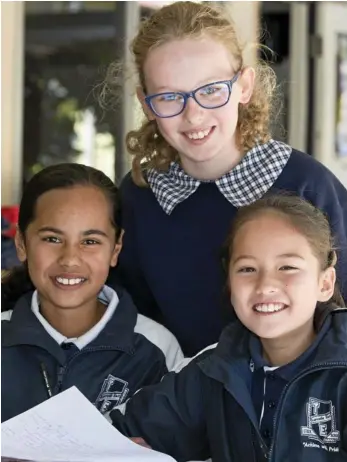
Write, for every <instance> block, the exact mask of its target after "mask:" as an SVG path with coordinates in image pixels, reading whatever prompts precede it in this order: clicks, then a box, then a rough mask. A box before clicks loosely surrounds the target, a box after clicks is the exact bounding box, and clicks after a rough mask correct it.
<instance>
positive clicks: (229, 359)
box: [199, 308, 347, 385]
mask: <svg viewBox="0 0 347 462" xmlns="http://www.w3.org/2000/svg"><path fill="white" fill-rule="evenodd" d="M328 322H329V323H331V326H330V329H329V330H328V331H327V333H326V335H325V336H324V338H323V339H322V341H321V342H320V343H319V344H318V345H317V348H316V350H315V352H314V354H313V359H312V362H311V364H310V367H311V366H315V365H319V364H323V363H329V362H341V363H342V364H347V309H346V308H343V309H342V308H339V309H335V310H333V311H331V312H330V313H329V314H328V315H327V318H326V319H325V322H324V323H328ZM323 326H324V324H323ZM251 335H252V334H251V332H250V331H249V330H248V329H246V328H245V327H244V326H243V325H242V324H241V323H240V321H238V320H237V321H235V322H233V323H232V324H230V325H229V326H227V327H226V328H225V329H224V331H223V332H222V334H221V337H220V340H219V343H218V345H217V347H216V349H215V350H214V352H213V354H211V355H210V356H209V357H208V358H206V360H202V361H201V362H200V363H199V366H200V367H201V369H202V370H203V371H204V372H205V373H206V374H207V375H209V376H211V377H213V378H215V379H217V380H220V381H222V382H223V383H224V384H225V385H227V384H228V383H229V382H231V381H233V380H235V371H237V372H238V373H243V375H244V376H246V375H247V373H246V371H247V370H250V352H249V343H250V337H251ZM216 365H218V366H216Z"/></svg>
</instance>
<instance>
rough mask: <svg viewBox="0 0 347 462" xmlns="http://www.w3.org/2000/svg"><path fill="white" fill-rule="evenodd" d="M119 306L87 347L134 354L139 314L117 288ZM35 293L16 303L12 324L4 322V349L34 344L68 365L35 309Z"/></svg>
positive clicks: (120, 289)
mask: <svg viewBox="0 0 347 462" xmlns="http://www.w3.org/2000/svg"><path fill="white" fill-rule="evenodd" d="M116 291H117V295H118V298H119V304H118V306H117V309H116V310H115V312H114V314H113V316H112V317H111V319H110V320H109V322H108V323H107V324H106V325H105V327H104V329H103V330H102V331H101V332H100V333H99V335H98V336H97V337H96V338H95V339H94V340H93V341H91V342H90V343H89V344H88V345H87V347H86V348H88V349H90V348H95V349H103V348H107V349H114V350H121V351H124V352H125V353H128V354H130V355H132V354H133V353H134V328H135V325H136V320H137V311H136V308H135V306H134V304H133V302H132V300H131V298H130V296H129V295H128V294H127V293H126V291H125V290H124V289H122V288H117V290H116ZM32 295H33V292H31V293H27V294H25V295H24V296H23V297H21V298H20V299H19V300H18V302H17V303H16V305H15V307H14V310H13V313H12V317H11V320H10V321H4V322H3V323H2V346H3V347H12V346H19V345H33V346H37V347H40V348H42V349H44V350H46V351H48V352H50V353H51V354H52V355H53V356H54V357H56V359H57V360H58V361H59V362H60V363H61V364H64V363H65V354H64V351H63V350H62V349H61V348H60V345H59V344H58V343H57V342H56V341H55V340H54V339H53V338H52V337H51V336H50V335H49V334H48V332H47V331H46V330H45V329H44V327H43V326H42V324H41V323H40V322H39V320H38V319H37V317H36V316H35V314H34V313H33V312H32V310H31V300H32Z"/></svg>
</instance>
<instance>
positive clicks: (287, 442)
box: [107, 310, 347, 462]
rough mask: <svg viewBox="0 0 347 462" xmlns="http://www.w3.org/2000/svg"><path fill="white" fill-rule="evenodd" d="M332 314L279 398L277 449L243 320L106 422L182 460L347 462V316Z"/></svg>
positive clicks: (344, 312) (111, 415)
mask: <svg viewBox="0 0 347 462" xmlns="http://www.w3.org/2000/svg"><path fill="white" fill-rule="evenodd" d="M329 316H331V318H330V319H331V325H330V328H329V330H328V331H327V333H326V335H325V336H324V337H323V339H322V341H321V342H320V343H319V344H318V346H317V348H316V350H314V355H313V360H312V362H311V364H310V365H309V366H307V367H305V369H304V370H301V371H300V372H299V373H298V374H297V375H296V376H295V377H294V379H293V380H291V381H290V382H289V383H288V385H287V386H286V388H285V389H284V391H283V393H282V395H281V398H280V401H279V404H278V407H277V411H276V416H275V420H274V431H273V434H274V437H273V442H272V445H271V448H268V447H266V445H265V443H264V441H263V439H262V437H261V435H260V432H259V425H258V422H257V418H256V414H255V410H254V407H253V403H252V399H251V392H250V383H251V374H252V371H251V370H250V357H249V353H248V345H249V336H250V333H249V331H248V330H246V329H245V328H244V327H243V326H242V325H240V323H239V322H238V321H237V322H235V323H232V324H231V325H230V326H229V327H227V328H226V329H225V330H224V331H223V333H222V336H221V339H220V342H219V343H218V345H217V347H215V348H213V349H211V350H208V351H205V352H203V353H202V354H201V355H199V356H198V357H197V358H195V360H194V361H191V362H190V363H189V364H188V365H187V366H186V367H184V368H183V369H182V370H181V371H180V372H179V373H175V372H171V373H169V374H167V375H166V377H164V379H163V380H162V382H161V383H160V384H158V385H154V386H150V387H146V388H144V389H142V390H140V391H139V392H138V393H137V394H136V395H135V396H134V397H133V398H132V399H130V400H129V401H128V403H127V404H126V405H125V404H123V405H122V406H120V410H113V411H111V412H110V413H109V415H108V416H107V418H108V419H109V420H110V421H111V422H112V423H113V425H114V426H116V427H117V428H118V429H119V430H120V431H121V432H123V433H124V434H125V435H127V436H139V437H143V438H144V439H145V440H146V442H147V443H149V444H150V445H151V446H152V447H153V449H156V450H158V451H161V452H165V453H168V454H170V455H171V456H172V457H174V458H175V459H176V460H177V461H179V462H181V461H189V460H204V459H207V458H208V457H212V460H213V462H260V461H262V462H263V461H269V462H346V461H347V310H336V311H334V312H332V313H331V314H330V315H329ZM327 321H328V320H327ZM327 321H326V322H327ZM122 413H124V415H123V414H122Z"/></svg>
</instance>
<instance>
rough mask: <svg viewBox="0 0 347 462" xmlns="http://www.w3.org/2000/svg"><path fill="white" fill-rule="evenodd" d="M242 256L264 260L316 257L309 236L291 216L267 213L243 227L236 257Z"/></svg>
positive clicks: (235, 240)
mask: <svg viewBox="0 0 347 462" xmlns="http://www.w3.org/2000/svg"><path fill="white" fill-rule="evenodd" d="M241 253H246V254H252V255H261V256H262V257H263V256H274V255H280V254H285V253H300V254H303V255H308V254H310V255H313V252H312V249H311V246H310V244H309V242H308V240H307V238H306V237H305V235H303V234H302V233H301V232H300V231H299V230H298V229H297V228H296V227H295V226H294V225H293V223H292V222H291V221H290V219H289V218H288V217H286V216H284V215H280V214H278V213H274V212H264V213H263V214H261V215H259V216H258V217H256V218H254V219H253V220H250V221H247V222H246V223H245V224H244V225H242V226H241V228H240V229H239V230H238V231H237V233H236V236H235V239H234V242H233V257H235V256H236V255H239V254H241Z"/></svg>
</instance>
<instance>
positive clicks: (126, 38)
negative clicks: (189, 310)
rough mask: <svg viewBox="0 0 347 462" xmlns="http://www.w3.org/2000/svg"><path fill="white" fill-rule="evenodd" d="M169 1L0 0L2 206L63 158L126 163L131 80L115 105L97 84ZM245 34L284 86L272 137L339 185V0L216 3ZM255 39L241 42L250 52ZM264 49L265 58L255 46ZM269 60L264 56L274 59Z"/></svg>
mask: <svg viewBox="0 0 347 462" xmlns="http://www.w3.org/2000/svg"><path fill="white" fill-rule="evenodd" d="M164 3H170V2H151V1H142V2H136V1H131V2H130V1H127V2H112V1H108V2H104V1H39V2H37V1H26V2H11V1H9V2H2V3H1V9H2V15H1V16H2V17H1V26H2V32H1V38H2V108H1V110H2V162H1V167H2V173H1V183H2V184H1V193H2V198H1V203H2V206H11V205H14V204H17V203H18V201H19V199H20V195H21V191H22V187H23V184H24V183H25V182H26V181H27V180H28V179H29V178H30V177H31V176H32V175H33V174H34V173H35V172H37V171H38V170H40V169H41V168H43V167H44V166H47V165H50V164H53V163H57V162H64V161H73V162H81V163H85V164H89V165H92V166H95V167H97V168H100V169H102V170H103V171H104V172H105V173H107V174H108V175H109V176H110V177H111V178H112V179H114V180H116V181H119V180H120V179H121V178H122V177H123V176H124V174H125V173H126V172H127V171H128V170H129V168H130V157H129V156H128V155H127V153H126V149H125V144H124V138H125V133H126V132H127V131H128V130H129V129H131V128H133V127H134V126H136V124H137V123H138V122H139V107H138V105H137V103H136V100H135V96H134V85H133V83H132V82H131V80H127V81H125V82H123V84H122V85H123V88H122V91H121V94H122V98H121V99H120V100H119V101H118V105H117V109H116V110H114V111H103V110H101V108H100V106H99V103H98V100H97V93H98V91H97V90H98V84H100V83H101V82H102V81H103V79H104V77H105V72H106V69H107V66H108V65H109V64H110V62H112V61H114V60H117V59H118V60H125V61H127V60H129V42H130V40H131V39H132V37H133V36H134V35H135V33H136V31H137V28H138V24H139V21H140V20H141V18H144V17H146V16H148V15H149V14H151V12H152V11H153V9H155V8H158V7H160V6H162V5H163V4H164ZM223 6H224V7H225V8H227V9H229V10H231V13H232V15H233V17H234V20H235V22H236V25H237V27H238V29H239V33H240V35H241V38H242V39H243V40H247V41H250V42H256V41H257V37H258V33H259V31H263V33H262V34H261V41H262V43H264V44H265V45H267V46H269V47H270V48H271V49H272V50H274V51H275V53H276V60H275V62H273V63H272V66H273V68H274V70H275V72H276V74H277V76H278V80H279V83H280V85H281V89H282V94H283V108H282V111H281V114H280V115H279V117H278V119H277V120H276V121H275V123H274V127H273V130H274V134H275V137H276V138H280V139H282V140H285V141H287V142H288V143H289V144H291V145H293V146H294V147H296V148H298V149H301V150H303V151H306V152H308V153H310V154H311V155H313V156H314V157H316V158H317V159H318V160H320V161H321V162H323V163H324V164H326V165H327V166H328V167H329V168H330V169H331V170H332V171H333V172H334V173H335V174H336V175H337V176H338V177H339V178H340V180H341V181H342V182H343V183H344V184H345V185H346V187H347V3H345V2H257V1H254V2H248V1H242V2H223ZM255 52H256V51H255V49H254V48H249V51H248V57H247V60H248V62H251V61H252V58H253V57H254V53H255ZM264 58H265V59H266V58H267V57H266V56H264ZM272 59H273V58H272Z"/></svg>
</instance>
